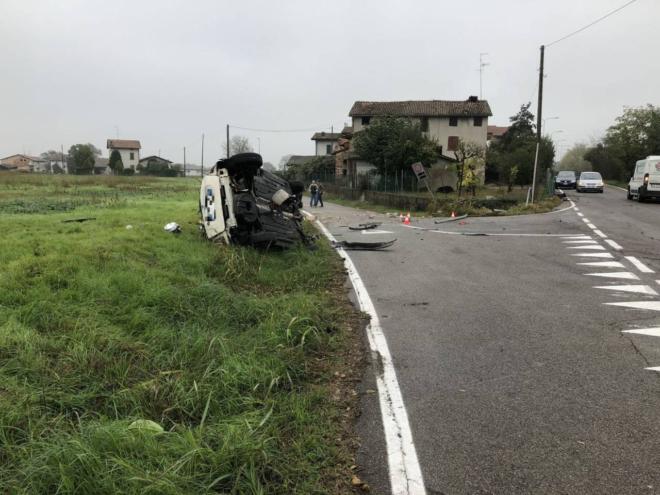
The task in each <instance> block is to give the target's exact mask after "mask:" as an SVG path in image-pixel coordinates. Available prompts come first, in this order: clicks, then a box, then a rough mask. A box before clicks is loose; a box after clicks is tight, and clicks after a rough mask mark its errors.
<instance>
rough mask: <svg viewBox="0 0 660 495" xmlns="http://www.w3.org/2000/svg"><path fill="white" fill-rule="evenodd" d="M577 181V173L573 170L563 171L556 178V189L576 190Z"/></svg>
mask: <svg viewBox="0 0 660 495" xmlns="http://www.w3.org/2000/svg"><path fill="white" fill-rule="evenodd" d="M576 179H577V178H576V176H575V172H573V171H572V170H562V171H561V172H559V173H558V174H557V177H555V188H560V189H575V183H576V182H577V180H576Z"/></svg>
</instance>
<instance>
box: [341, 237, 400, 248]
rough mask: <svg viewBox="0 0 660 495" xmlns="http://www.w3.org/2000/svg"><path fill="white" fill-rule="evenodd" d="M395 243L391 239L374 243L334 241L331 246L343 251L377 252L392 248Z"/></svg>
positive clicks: (394, 240)
mask: <svg viewBox="0 0 660 495" xmlns="http://www.w3.org/2000/svg"><path fill="white" fill-rule="evenodd" d="M395 242H396V239H392V240H391V241H376V242H355V241H336V242H333V246H334V247H340V248H344V249H353V250H363V251H377V250H380V249H386V248H388V247H390V246H392V245H393V244H394V243H395Z"/></svg>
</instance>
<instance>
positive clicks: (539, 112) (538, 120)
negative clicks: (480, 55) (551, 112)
mask: <svg viewBox="0 0 660 495" xmlns="http://www.w3.org/2000/svg"><path fill="white" fill-rule="evenodd" d="M544 52H545V45H541V62H540V64H539V97H538V100H539V101H538V109H537V111H536V154H535V156H534V173H533V174H532V203H534V198H535V196H534V193H535V192H536V168H537V167H538V163H539V148H540V147H541V132H542V124H543V55H544Z"/></svg>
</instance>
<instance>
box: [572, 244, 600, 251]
mask: <svg viewBox="0 0 660 495" xmlns="http://www.w3.org/2000/svg"><path fill="white" fill-rule="evenodd" d="M566 249H590V250H592V251H605V248H604V247H603V246H601V245H600V244H589V245H584V244H581V245H579V246H566Z"/></svg>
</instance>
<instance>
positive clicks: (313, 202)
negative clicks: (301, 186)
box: [309, 180, 319, 206]
mask: <svg viewBox="0 0 660 495" xmlns="http://www.w3.org/2000/svg"><path fill="white" fill-rule="evenodd" d="M318 195H319V186H318V184H317V183H316V181H315V180H313V181H312V183H311V184H310V185H309V196H310V198H309V206H317V205H318V203H319V196H318Z"/></svg>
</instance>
